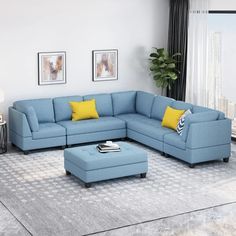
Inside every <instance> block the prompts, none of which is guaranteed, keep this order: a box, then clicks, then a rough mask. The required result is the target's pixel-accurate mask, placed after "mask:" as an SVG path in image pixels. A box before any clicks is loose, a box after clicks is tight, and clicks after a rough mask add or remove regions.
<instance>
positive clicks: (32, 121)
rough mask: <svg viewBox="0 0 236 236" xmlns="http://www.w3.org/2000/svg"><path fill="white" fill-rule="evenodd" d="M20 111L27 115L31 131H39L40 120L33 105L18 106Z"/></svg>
mask: <svg viewBox="0 0 236 236" xmlns="http://www.w3.org/2000/svg"><path fill="white" fill-rule="evenodd" d="M18 111H20V112H22V113H24V114H25V115H26V118H27V121H28V123H29V127H30V129H31V131H39V121H38V117H37V114H36V112H35V110H34V108H33V107H32V106H20V105H19V106H18Z"/></svg>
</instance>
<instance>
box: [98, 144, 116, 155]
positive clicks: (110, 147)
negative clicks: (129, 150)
mask: <svg viewBox="0 0 236 236" xmlns="http://www.w3.org/2000/svg"><path fill="white" fill-rule="evenodd" d="M97 150H98V151H99V152H102V153H106V152H120V147H119V145H118V144H116V143H113V142H111V141H107V142H106V143H101V144H99V145H97Z"/></svg>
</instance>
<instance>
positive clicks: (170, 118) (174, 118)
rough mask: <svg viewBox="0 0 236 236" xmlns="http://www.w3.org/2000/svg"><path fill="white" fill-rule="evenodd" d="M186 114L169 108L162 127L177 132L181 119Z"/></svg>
mask: <svg viewBox="0 0 236 236" xmlns="http://www.w3.org/2000/svg"><path fill="white" fill-rule="evenodd" d="M184 112H185V110H177V109H174V108H171V107H169V106H167V108H166V111H165V114H164V117H163V120H162V123H161V125H162V126H163V127H167V128H170V129H173V130H176V129H177V125H178V122H179V119H180V117H181V116H182V115H183V114H184Z"/></svg>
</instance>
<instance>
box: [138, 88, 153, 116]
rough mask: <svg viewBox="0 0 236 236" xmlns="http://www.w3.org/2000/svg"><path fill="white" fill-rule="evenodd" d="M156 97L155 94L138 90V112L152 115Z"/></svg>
mask: <svg viewBox="0 0 236 236" xmlns="http://www.w3.org/2000/svg"><path fill="white" fill-rule="evenodd" d="M154 98H155V95H154V94H151V93H146V92H142V91H138V92H137V96H136V111H137V113H139V114H142V115H145V116H147V117H150V116H151V110H152V104H153V101H154Z"/></svg>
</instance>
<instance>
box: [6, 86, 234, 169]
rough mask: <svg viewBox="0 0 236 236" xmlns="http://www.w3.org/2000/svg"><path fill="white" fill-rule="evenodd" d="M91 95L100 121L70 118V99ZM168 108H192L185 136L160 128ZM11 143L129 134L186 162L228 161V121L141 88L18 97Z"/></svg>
mask: <svg viewBox="0 0 236 236" xmlns="http://www.w3.org/2000/svg"><path fill="white" fill-rule="evenodd" d="M92 98H94V99H95V100H96V108H97V111H98V113H99V116H100V118H99V119H90V120H82V121H71V108H70V105H69V102H70V101H83V100H89V99H92ZM167 106H171V107H173V108H176V109H182V110H187V109H190V110H191V111H192V113H193V114H190V115H188V116H187V117H186V119H185V125H184V129H183V134H182V135H181V136H180V135H178V134H177V132H175V131H174V130H171V129H168V128H165V127H162V125H161V121H162V119H163V116H164V113H165V110H166V107H167ZM9 130H10V141H11V142H12V144H14V145H16V146H17V147H19V148H20V149H21V150H23V151H24V152H25V154H26V153H28V152H29V151H30V150H35V149H41V148H48V147H56V146H63V147H64V146H66V145H67V146H71V145H73V144H82V143H87V142H95V141H102V140H112V139H120V138H126V137H128V138H130V139H132V140H135V141H137V142H140V143H142V144H145V145H147V146H150V147H152V148H154V149H156V150H159V151H160V152H162V153H163V154H164V153H165V154H167V155H171V156H174V157H176V158H178V159H181V160H183V161H185V162H187V163H189V164H190V166H191V167H193V166H194V164H196V163H200V162H205V161H210V160H217V159H223V160H224V161H225V162H227V161H228V160H229V157H230V149H231V120H229V119H227V118H225V115H224V113H222V112H220V111H216V110H212V109H208V108H205V107H200V106H195V105H192V104H189V103H185V102H182V101H176V100H174V99H171V98H168V97H163V96H156V95H154V94H151V93H146V92H143V91H126V92H115V93H111V94H94V95H86V96H68V97H57V98H53V99H51V98H49V99H33V100H21V101H16V102H14V104H13V107H10V108H9Z"/></svg>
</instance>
